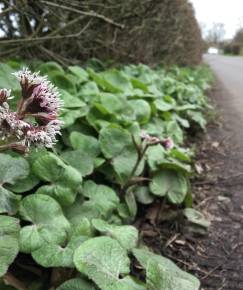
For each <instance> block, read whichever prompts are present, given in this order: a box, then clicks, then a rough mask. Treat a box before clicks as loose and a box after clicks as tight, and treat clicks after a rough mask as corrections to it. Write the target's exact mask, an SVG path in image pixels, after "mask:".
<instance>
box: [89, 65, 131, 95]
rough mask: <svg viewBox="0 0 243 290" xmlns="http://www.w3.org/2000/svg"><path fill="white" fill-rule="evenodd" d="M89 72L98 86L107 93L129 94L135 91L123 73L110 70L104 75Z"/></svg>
mask: <svg viewBox="0 0 243 290" xmlns="http://www.w3.org/2000/svg"><path fill="white" fill-rule="evenodd" d="M88 72H89V74H90V76H91V78H92V79H93V80H94V81H95V82H96V83H97V84H98V86H100V87H101V88H102V89H103V90H104V91H106V92H111V93H121V92H123V93H125V92H126V93H129V92H131V91H132V90H133V87H132V84H131V82H130V81H129V79H128V77H127V76H126V75H125V74H124V73H123V72H121V71H118V70H116V69H110V70H107V71H105V72H102V73H95V72H94V71H93V70H91V69H89V70H88Z"/></svg>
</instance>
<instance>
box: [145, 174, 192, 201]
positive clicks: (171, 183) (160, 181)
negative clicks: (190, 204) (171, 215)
mask: <svg viewBox="0 0 243 290" xmlns="http://www.w3.org/2000/svg"><path fill="white" fill-rule="evenodd" d="M150 190H151V192H152V193H153V194H155V195H157V196H167V197H168V199H169V200H170V201H171V202H172V203H175V204H180V203H182V202H183V200H184V199H185V197H186V194H187V192H188V182H187V179H186V177H185V176H184V175H183V174H182V173H180V172H177V171H174V170H161V171H158V172H157V173H156V174H155V175H154V177H153V179H152V182H151V183H150Z"/></svg>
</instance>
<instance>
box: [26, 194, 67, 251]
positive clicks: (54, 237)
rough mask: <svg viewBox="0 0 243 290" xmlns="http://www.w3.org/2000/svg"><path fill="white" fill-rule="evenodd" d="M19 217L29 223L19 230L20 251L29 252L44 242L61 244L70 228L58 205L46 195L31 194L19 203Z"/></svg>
mask: <svg viewBox="0 0 243 290" xmlns="http://www.w3.org/2000/svg"><path fill="white" fill-rule="evenodd" d="M20 215H21V217H22V218H23V219H24V220H26V221H28V222H30V223H31V225H27V226H24V227H23V228H22V229H21V231H20V247H21V251H23V252H25V253H31V252H32V251H34V250H37V249H38V248H40V247H41V246H42V245H43V244H45V243H46V242H48V243H50V244H52V243H53V244H58V245H62V244H63V243H64V242H65V240H66V238H67V232H68V230H69V229H70V226H69V222H68V221H67V219H66V218H65V217H64V215H63V212H62V209H61V207H60V205H59V204H58V203H57V202H56V201H55V199H53V198H51V197H50V196H48V195H42V194H32V195H28V196H27V197H25V198H24V199H23V200H22V201H21V204H20Z"/></svg>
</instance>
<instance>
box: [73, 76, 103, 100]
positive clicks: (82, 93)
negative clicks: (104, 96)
mask: <svg viewBox="0 0 243 290" xmlns="http://www.w3.org/2000/svg"><path fill="white" fill-rule="evenodd" d="M99 92H100V91H99V88H98V86H97V84H96V83H95V82H91V81H89V82H87V83H86V84H83V85H82V87H81V88H80V90H79V92H78V97H79V98H80V99H81V100H84V101H86V102H90V101H93V99H94V96H98V94H99Z"/></svg>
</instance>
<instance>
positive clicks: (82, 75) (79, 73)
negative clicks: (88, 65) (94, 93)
mask: <svg viewBox="0 0 243 290" xmlns="http://www.w3.org/2000/svg"><path fill="white" fill-rule="evenodd" d="M68 69H69V70H70V71H71V73H72V74H74V75H75V76H76V77H77V78H78V80H79V83H83V82H86V81H87V80H88V78H89V75H88V73H87V72H86V71H85V70H84V69H83V68H82V67H80V66H77V65H74V66H69V67H68Z"/></svg>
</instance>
